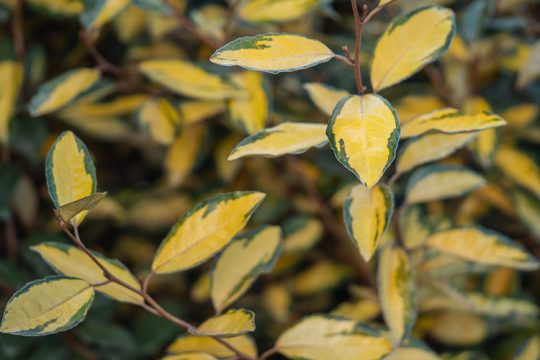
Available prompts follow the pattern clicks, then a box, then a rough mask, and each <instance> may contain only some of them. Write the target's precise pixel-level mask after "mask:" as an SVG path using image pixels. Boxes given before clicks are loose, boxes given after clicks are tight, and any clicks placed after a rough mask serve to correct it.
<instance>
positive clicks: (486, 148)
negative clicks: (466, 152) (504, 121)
mask: <svg viewBox="0 0 540 360" xmlns="http://www.w3.org/2000/svg"><path fill="white" fill-rule="evenodd" d="M499 138H500V136H499V134H498V132H497V130H496V129H487V130H484V131H481V132H480V133H479V134H478V137H477V138H476V139H475V141H473V142H472V143H470V145H469V146H470V149H471V150H472V152H473V155H474V156H475V157H476V158H477V159H478V161H479V162H480V163H481V164H482V165H483V166H484V167H486V168H490V167H491V164H492V163H493V156H494V155H495V152H496V151H497V147H498V145H499V143H500V141H499V140H500V139H499Z"/></svg>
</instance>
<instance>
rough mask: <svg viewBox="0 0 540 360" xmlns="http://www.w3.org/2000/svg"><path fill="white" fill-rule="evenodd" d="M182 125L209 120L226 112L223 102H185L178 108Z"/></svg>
mask: <svg viewBox="0 0 540 360" xmlns="http://www.w3.org/2000/svg"><path fill="white" fill-rule="evenodd" d="M178 111H179V112H180V117H181V118H182V125H183V126H186V125H191V124H194V123H198V122H200V121H203V120H206V119H209V118H211V117H213V116H216V115H218V114H220V113H222V112H223V111H225V103H224V102H223V101H200V100H190V101H183V102H181V103H180V105H179V106H178Z"/></svg>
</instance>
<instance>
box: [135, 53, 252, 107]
mask: <svg viewBox="0 0 540 360" xmlns="http://www.w3.org/2000/svg"><path fill="white" fill-rule="evenodd" d="M139 70H140V71H141V72H142V73H143V74H144V75H145V76H147V77H148V78H149V79H151V80H153V81H155V82H157V83H158V84H160V85H163V86H165V87H166V88H168V89H170V90H172V91H174V92H176V93H178V94H180V95H184V96H188V97H192V98H196V99H202V100H223V99H227V98H231V97H242V96H245V94H244V92H243V91H242V90H241V89H239V88H238V87H237V86H236V85H235V84H234V83H232V82H231V81H230V80H229V79H227V78H225V77H224V76H222V75H218V74H216V73H212V72H209V71H207V70H205V69H203V68H202V67H199V66H197V65H194V64H192V63H190V62H187V61H184V60H170V59H166V60H146V61H143V62H141V63H139Z"/></svg>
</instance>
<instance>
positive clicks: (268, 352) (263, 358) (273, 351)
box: [259, 347, 278, 360]
mask: <svg viewBox="0 0 540 360" xmlns="http://www.w3.org/2000/svg"><path fill="white" fill-rule="evenodd" d="M277 353H278V350H277V349H276V348H275V347H273V348H271V349H268V350H266V351H265V352H264V353H263V354H262V355H261V357H259V360H266V359H268V358H269V357H270V356H272V355H274V354H277Z"/></svg>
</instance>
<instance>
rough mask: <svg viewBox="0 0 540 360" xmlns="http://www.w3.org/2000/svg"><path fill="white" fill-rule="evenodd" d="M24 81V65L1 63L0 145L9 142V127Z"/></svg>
mask: <svg viewBox="0 0 540 360" xmlns="http://www.w3.org/2000/svg"><path fill="white" fill-rule="evenodd" d="M22 80H23V68H22V65H21V64H19V63H17V62H15V61H9V60H6V61H2V62H0V84H2V92H1V93H0V144H4V145H7V144H8V142H9V127H10V126H9V125H10V122H11V116H12V115H13V111H14V109H15V104H16V102H17V97H18V95H19V88H20V87H21V83H22Z"/></svg>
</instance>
